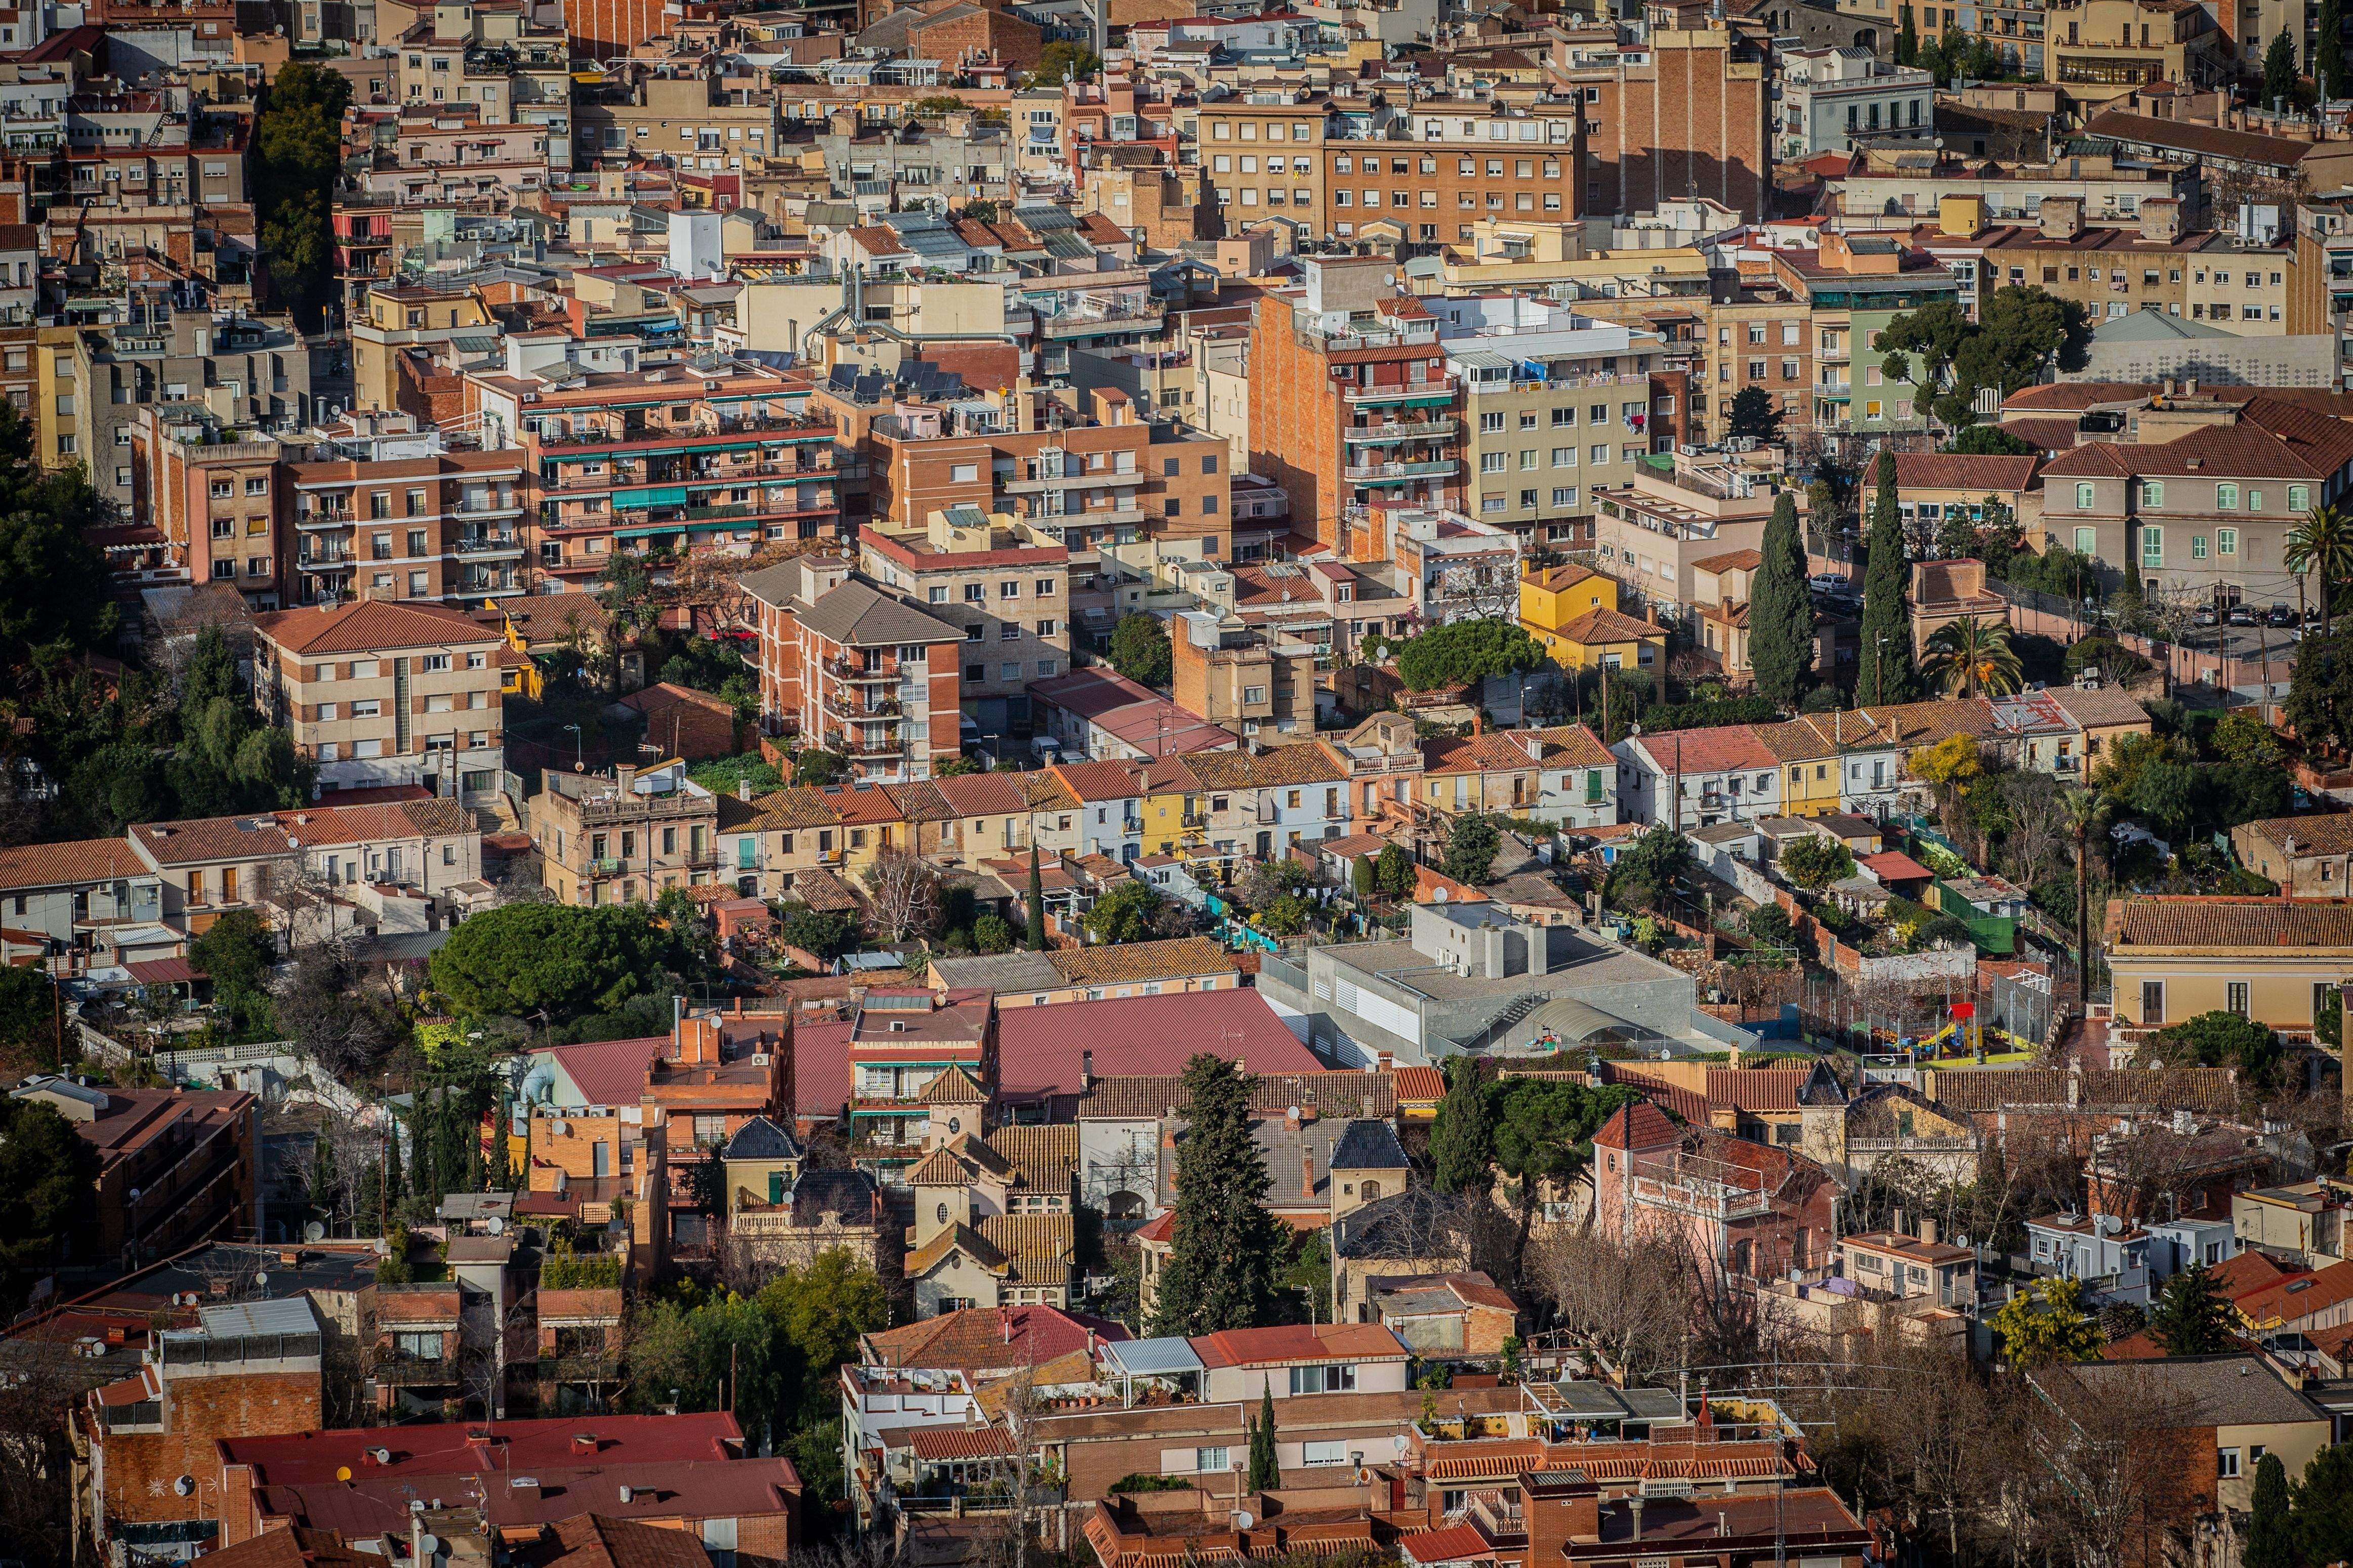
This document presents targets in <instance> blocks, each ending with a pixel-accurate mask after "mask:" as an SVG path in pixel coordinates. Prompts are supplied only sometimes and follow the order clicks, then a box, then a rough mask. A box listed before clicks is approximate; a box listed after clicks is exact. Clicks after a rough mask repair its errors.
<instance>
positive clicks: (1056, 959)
mask: <svg viewBox="0 0 2353 1568" xmlns="http://www.w3.org/2000/svg"><path fill="white" fill-rule="evenodd" d="M1045 956H1046V962H1047V963H1050V964H1052V965H1053V966H1054V969H1055V972H1056V973H1059V974H1060V975H1061V977H1062V979H1063V980H1064V981H1065V982H1066V983H1068V984H1072V985H1117V984H1128V983H1131V982H1135V981H1150V980H1184V979H1189V978H1191V977H1192V976H1194V975H1197V974H1232V973H1238V972H1239V971H1240V964H1238V963H1235V962H1234V956H1233V954H1231V953H1229V952H1227V951H1226V950H1225V949H1224V948H1223V947H1222V946H1220V945H1219V943H1218V942H1217V941H1216V939H1214V938H1211V937H1206V936H1179V937H1171V938H1169V939H1167V940H1166V941H1165V942H1119V943H1116V944H1114V945H1112V946H1108V947H1065V948H1056V949H1054V950H1053V951H1052V952H1049V953H1047V954H1046V955H1045Z"/></svg>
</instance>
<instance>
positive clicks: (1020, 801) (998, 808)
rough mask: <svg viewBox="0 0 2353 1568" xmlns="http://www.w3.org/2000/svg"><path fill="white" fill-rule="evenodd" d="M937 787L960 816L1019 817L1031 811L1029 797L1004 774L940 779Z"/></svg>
mask: <svg viewBox="0 0 2353 1568" xmlns="http://www.w3.org/2000/svg"><path fill="white" fill-rule="evenodd" d="M933 783H934V787H935V788H936V789H937V790H938V791H939V792H940V797H941V798H942V799H943V800H944V801H946V802H947V803H948V805H949V808H950V809H951V810H953V811H954V812H955V815H956V816H960V817H963V816H1019V815H1020V814H1021V813H1023V812H1026V811H1028V810H1029V796H1028V795H1024V794H1023V793H1022V790H1021V786H1020V784H1018V783H1016V782H1015V781H1014V779H1013V778H1010V777H1008V776H1007V775H1006V774H1004V773H961V774H958V775H957V776H956V777H955V778H946V779H936V780H934V781H933Z"/></svg>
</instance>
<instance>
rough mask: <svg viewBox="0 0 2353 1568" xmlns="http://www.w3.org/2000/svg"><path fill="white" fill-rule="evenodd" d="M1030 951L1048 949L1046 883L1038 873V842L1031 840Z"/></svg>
mask: <svg viewBox="0 0 2353 1568" xmlns="http://www.w3.org/2000/svg"><path fill="white" fill-rule="evenodd" d="M1029 951H1030V952H1045V951H1046V884H1045V882H1044V881H1043V880H1041V879H1039V875H1038V842H1037V840H1036V839H1034V838H1033V839H1031V840H1030V841H1029Z"/></svg>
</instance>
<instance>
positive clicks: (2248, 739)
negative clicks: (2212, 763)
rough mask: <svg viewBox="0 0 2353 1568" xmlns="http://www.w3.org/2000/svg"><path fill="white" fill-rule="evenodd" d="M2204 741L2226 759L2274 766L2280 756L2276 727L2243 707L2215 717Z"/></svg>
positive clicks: (2265, 766)
mask: <svg viewBox="0 0 2353 1568" xmlns="http://www.w3.org/2000/svg"><path fill="white" fill-rule="evenodd" d="M2206 743H2207V745H2208V746H2210V747H2211V748H2212V750H2213V752H2214V754H2215V755H2216V756H2217V757H2220V758H2221V760H2222V761H2224V762H2226V763H2253V764H2254V765H2255V766H2257V767H2264V768H2275V767H2277V766H2279V765H2280V763H2281V762H2282V760H2283V755H2282V752H2281V751H2280V737H2279V731H2277V730H2274V729H2273V728H2272V727H2271V726H2270V725H2269V724H2266V723H2264V722H2263V721H2262V720H2261V719H2259V718H2257V717H2255V715H2253V713H2250V712H2247V711H2246V710H2243V709H2242V710H2239V711H2237V712H2233V713H2225V714H2223V715H2222V717H2221V719H2219V720H2217V721H2215V723H2214V729H2213V731H2212V732H2211V734H2209V735H2208V736H2207V737H2206Z"/></svg>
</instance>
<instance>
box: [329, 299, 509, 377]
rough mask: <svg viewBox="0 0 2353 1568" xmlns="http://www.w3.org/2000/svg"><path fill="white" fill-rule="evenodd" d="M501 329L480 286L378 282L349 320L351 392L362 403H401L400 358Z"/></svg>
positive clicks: (495, 334) (492, 335)
mask: <svg viewBox="0 0 2353 1568" xmlns="http://www.w3.org/2000/svg"><path fill="white" fill-rule="evenodd" d="M501 330H502V329H501V327H500V325H499V323H498V320H497V318H496V317H494V316H492V315H491V306H490V301H489V300H487V299H485V298H484V297H483V294H482V291H481V290H480V289H436V288H430V287H427V286H424V285H378V286H376V287H374V288H371V289H369V290H368V291H367V299H366V301H365V307H364V310H363V311H362V312H361V313H360V314H358V315H356V316H354V317H353V319H352V322H351V333H352V395H353V405H354V406H356V407H361V408H396V407H398V406H399V405H400V402H399V399H400V369H399V365H400V359H401V356H402V355H403V354H404V353H406V351H408V350H409V349H412V348H422V349H425V350H427V351H428V352H430V351H431V350H432V349H434V348H436V347H438V346H439V345H441V344H444V343H447V342H451V341H453V340H454V339H458V338H461V337H484V336H489V337H496V336H497V335H499V333H500V331H501Z"/></svg>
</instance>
